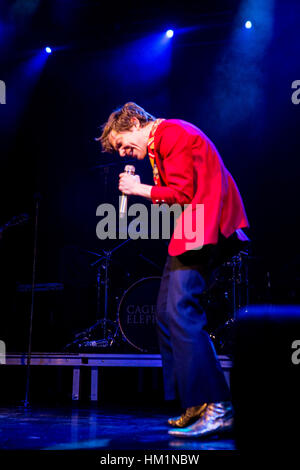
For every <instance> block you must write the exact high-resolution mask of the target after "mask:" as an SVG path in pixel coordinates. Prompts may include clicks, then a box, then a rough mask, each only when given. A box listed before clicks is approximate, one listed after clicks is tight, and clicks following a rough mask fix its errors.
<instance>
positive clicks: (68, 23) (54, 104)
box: [0, 0, 300, 351]
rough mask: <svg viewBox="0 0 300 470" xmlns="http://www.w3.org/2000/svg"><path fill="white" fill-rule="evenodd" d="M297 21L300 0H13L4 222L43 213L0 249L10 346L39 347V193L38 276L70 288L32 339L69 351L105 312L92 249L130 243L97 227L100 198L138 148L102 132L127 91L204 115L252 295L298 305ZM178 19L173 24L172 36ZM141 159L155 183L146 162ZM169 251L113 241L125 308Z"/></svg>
mask: <svg viewBox="0 0 300 470" xmlns="http://www.w3.org/2000/svg"><path fill="white" fill-rule="evenodd" d="M262 3H263V5H262ZM248 18H249V19H251V20H252V21H253V28H252V29H250V30H246V29H245V28H244V26H243V25H244V22H245V20H246V19H248ZM299 18H300V5H299V2H297V1H288V2H283V1H281V2H279V1H271V0H270V1H266V2H258V1H257V2H256V1H203V2H199V1H198V2H182V3H181V5H176V4H174V2H163V4H157V5H156V4H155V2H147V3H143V2H140V3H137V4H135V3H131V2H130V3H128V2H126V4H122V5H120V4H118V5H117V6H116V5H115V4H114V3H112V4H111V5H110V4H109V3H108V4H107V2H101V1H97V0H87V1H81V0H74V1H58V0H52V1H48V0H44V1H42V0H36V1H34V0H30V1H21V0H19V1H11V2H8V1H6V2H5V1H4V2H1V7H0V59H1V67H0V79H1V80H4V81H5V83H6V93H7V97H6V99H7V104H6V105H1V106H0V164H1V168H0V204H1V206H0V207H1V210H0V224H1V225H2V224H4V223H6V222H7V221H9V220H11V218H12V217H13V216H16V215H19V214H21V213H24V212H25V213H27V214H29V216H30V219H29V221H28V223H25V224H22V225H19V226H16V227H11V228H10V229H7V230H6V231H5V232H4V233H3V238H2V241H1V247H0V249H1V285H0V287H1V299H0V302H1V327H2V332H1V333H0V338H1V339H3V340H5V341H6V344H7V349H8V350H24V348H26V347H27V346H26V345H27V331H28V322H29V313H30V293H21V292H19V291H18V284H19V283H21V284H24V283H25V284H30V283H31V279H32V257H33V240H34V214H35V199H34V198H35V194H37V193H38V194H40V211H39V223H38V250H37V266H36V282H38V283H62V284H63V286H64V290H63V291H56V292H48V293H47V292H46V293H43V294H42V293H40V294H37V295H36V306H35V308H36V311H35V317H34V330H33V333H34V334H33V338H34V340H33V347H34V349H40V350H50V351H51V350H52V351H55V350H58V349H59V348H61V347H63V346H64V345H65V344H66V343H68V342H69V341H71V340H72V338H73V335H74V333H75V332H78V331H80V330H81V329H83V328H87V327H89V326H91V325H93V324H94V323H95V321H96V320H97V319H98V318H99V314H97V311H96V294H97V292H96V278H97V277H96V276H97V270H96V269H95V267H93V266H91V264H92V263H93V262H95V261H96V260H97V256H96V255H94V254H91V253H88V252H93V253H102V250H108V249H112V248H114V247H116V246H117V245H118V244H119V243H120V242H119V241H118V240H116V241H109V240H107V241H100V240H98V239H97V237H96V225H97V222H98V220H99V218H98V217H96V208H97V207H98V205H100V204H101V203H103V202H112V203H116V201H117V199H118V196H119V192H118V189H117V184H118V174H119V173H120V171H121V170H122V169H123V167H124V161H121V160H120V159H119V158H118V157H117V156H114V155H108V154H104V153H101V148H100V145H99V143H98V142H96V141H95V137H97V136H99V135H100V126H101V125H102V124H103V123H104V122H105V120H106V119H107V117H108V115H109V114H110V112H111V111H112V110H114V109H115V108H116V107H118V106H121V105H123V104H124V103H125V102H127V101H135V102H137V103H138V104H139V105H141V106H142V107H144V108H145V109H146V110H147V111H148V112H150V113H151V114H153V115H154V116H156V117H164V118H181V119H184V120H187V121H190V122H193V123H194V124H195V125H197V126H198V127H199V128H201V129H202V130H203V131H204V132H205V133H206V134H207V135H208V136H209V137H210V138H211V140H212V141H213V142H214V143H215V145H216V146H217V148H218V150H219V152H220V154H221V156H222V158H223V160H224V162H225V165H226V166H227V168H228V169H229V171H230V172H231V173H232V175H233V177H234V178H235V180H236V182H237V184H238V187H239V189H240V192H241V195H242V197H243V200H244V204H245V207H246V211H247V214H248V218H249V221H250V225H251V227H250V230H249V235H250V237H251V240H252V248H251V257H250V259H249V273H250V302H251V303H266V302H267V303H270V302H271V303H297V302H299V296H298V292H299V250H298V230H297V228H298V224H297V218H298V207H297V200H296V197H297V193H298V191H297V190H298V186H299V183H298V178H299V158H298V157H299V150H300V143H299V122H300V105H298V106H297V105H294V104H293V103H292V101H291V95H292V92H293V90H292V88H291V84H292V82H293V81H294V80H297V79H300V70H299V60H298V58H299V32H298V31H299ZM169 28H173V29H174V31H175V35H174V37H173V38H172V39H170V40H166V39H165V38H164V33H165V31H166V30H167V29H169ZM47 45H50V46H51V47H52V49H53V53H52V54H50V55H47V54H45V52H44V47H45V46H47ZM136 171H137V173H139V174H140V175H141V179H142V181H143V182H145V183H148V184H151V181H152V180H151V178H152V176H151V169H150V166H149V163H148V162H147V161H144V162H136ZM166 249H167V246H166V243H165V242H163V241H157V242H151V241H146V240H138V241H130V242H128V244H126V245H125V246H124V247H121V248H120V249H119V250H118V251H116V252H115V253H114V254H113V256H112V264H111V269H110V281H111V282H110V289H111V290H110V297H109V302H110V304H109V315H110V318H111V319H112V320H113V321H114V320H115V318H116V311H117V304H118V301H117V300H116V299H115V297H119V298H120V296H122V293H123V292H124V291H125V289H126V288H128V287H129V286H130V285H131V284H132V283H133V282H134V281H135V280H137V279H140V278H142V277H146V276H151V275H160V274H161V270H162V267H163V264H164V259H165V255H166ZM145 257H146V258H147V259H148V261H146V260H145ZM102 274H103V273H102ZM145 295H146V292H145ZM101 308H102V309H103V306H102V307H101ZM102 312H103V310H101V312H100V317H101V315H102ZM43 348H44V349H43Z"/></svg>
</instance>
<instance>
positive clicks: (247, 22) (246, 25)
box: [245, 20, 252, 29]
mask: <svg viewBox="0 0 300 470" xmlns="http://www.w3.org/2000/svg"><path fill="white" fill-rule="evenodd" d="M245 28H246V29H250V28H252V23H251V21H249V20H248V21H246V23H245Z"/></svg>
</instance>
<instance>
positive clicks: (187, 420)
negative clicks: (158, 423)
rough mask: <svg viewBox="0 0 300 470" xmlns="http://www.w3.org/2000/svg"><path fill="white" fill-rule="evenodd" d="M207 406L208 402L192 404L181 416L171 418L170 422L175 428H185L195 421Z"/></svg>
mask: <svg viewBox="0 0 300 470" xmlns="http://www.w3.org/2000/svg"><path fill="white" fill-rule="evenodd" d="M206 407H207V403H203V405H199V406H191V407H190V408H187V409H186V410H185V412H184V413H182V415H181V416H177V417H175V418H169V419H168V423H169V424H170V425H171V426H173V427H174V428H185V427H186V426H188V425H189V424H192V423H194V422H195V421H197V419H199V418H200V416H201V415H202V414H203V413H204V411H205V409H206Z"/></svg>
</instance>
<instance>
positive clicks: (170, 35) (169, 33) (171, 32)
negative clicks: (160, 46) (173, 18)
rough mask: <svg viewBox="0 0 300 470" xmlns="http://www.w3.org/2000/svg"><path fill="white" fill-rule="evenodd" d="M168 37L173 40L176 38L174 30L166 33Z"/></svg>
mask: <svg viewBox="0 0 300 470" xmlns="http://www.w3.org/2000/svg"><path fill="white" fill-rule="evenodd" d="M166 36H167V38H172V37H173V36H174V31H173V29H168V31H167V32H166Z"/></svg>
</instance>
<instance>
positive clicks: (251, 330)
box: [231, 305, 300, 455]
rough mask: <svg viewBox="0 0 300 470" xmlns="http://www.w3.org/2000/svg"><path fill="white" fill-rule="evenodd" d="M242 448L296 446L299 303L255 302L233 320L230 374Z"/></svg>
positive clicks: (299, 414) (286, 448) (273, 449)
mask: <svg viewBox="0 0 300 470" xmlns="http://www.w3.org/2000/svg"><path fill="white" fill-rule="evenodd" d="M231 390H232V398H233V404H234V407H235V414H236V418H235V436H236V442H237V446H238V448H239V449H240V450H246V451H247V452H248V451H250V452H252V451H255V450H259V451H260V452H261V451H264V450H265V451H266V452H267V453H270V452H271V453H274V455H275V454H276V453H278V452H281V451H284V452H287V453H291V452H293V451H294V450H296V448H297V446H299V443H300V442H299V428H300V306H295V305H253V306H249V307H247V308H245V309H243V310H241V311H240V312H239V313H238V315H237V320H236V340H235V347H234V357H233V370H232V376H231Z"/></svg>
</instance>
